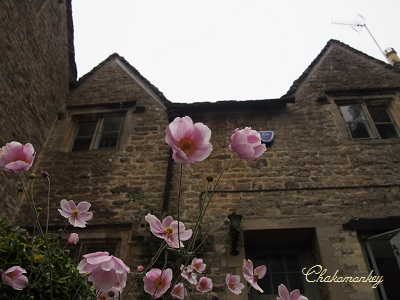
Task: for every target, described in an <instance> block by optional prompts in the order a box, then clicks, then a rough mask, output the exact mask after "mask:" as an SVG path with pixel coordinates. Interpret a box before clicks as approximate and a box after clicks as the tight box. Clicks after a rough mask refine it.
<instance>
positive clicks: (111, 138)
mask: <svg viewBox="0 0 400 300" xmlns="http://www.w3.org/2000/svg"><path fill="white" fill-rule="evenodd" d="M121 123H122V117H121V116H114V117H106V118H104V119H102V120H101V123H100V128H99V132H98V134H97V140H96V143H95V145H94V148H95V149H104V148H115V147H116V146H117V142H118V136H119V132H120V129H121Z"/></svg>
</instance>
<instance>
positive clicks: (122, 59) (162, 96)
mask: <svg viewBox="0 0 400 300" xmlns="http://www.w3.org/2000/svg"><path fill="white" fill-rule="evenodd" d="M114 58H118V59H119V60H120V61H121V62H122V63H123V64H124V65H125V66H126V67H127V68H128V69H129V70H130V71H131V72H132V73H133V74H135V75H136V76H138V77H139V78H140V80H141V81H142V82H143V83H144V84H146V85H147V86H148V87H149V88H150V89H151V90H152V91H153V92H154V93H155V94H156V95H157V96H158V97H159V98H160V99H161V101H162V102H163V103H164V104H165V105H169V104H170V103H171V101H169V100H168V99H167V98H166V97H165V96H164V94H163V93H162V92H161V91H160V90H159V89H158V88H157V87H156V86H154V85H153V84H152V83H151V82H150V81H149V80H147V79H146V78H145V77H144V76H143V75H142V74H140V73H139V71H138V70H136V69H135V68H134V67H133V66H131V64H130V63H129V62H128V61H127V60H126V59H125V58H123V57H122V56H120V55H119V54H118V53H113V54H111V55H110V56H109V57H107V58H106V59H105V60H103V61H102V62H101V63H99V64H98V65H97V66H96V67H94V68H93V69H92V70H91V71H90V72H88V73H86V74H85V75H83V76H82V77H81V78H79V80H78V81H77V82H75V83H74V85H73V86H72V89H76V88H78V87H79V86H80V85H81V84H82V83H83V82H84V81H85V80H86V79H88V78H90V77H91V76H92V75H93V74H94V73H96V72H97V71H98V70H99V69H101V68H102V67H103V66H104V65H106V64H107V63H108V62H109V61H111V60H113V59H114Z"/></svg>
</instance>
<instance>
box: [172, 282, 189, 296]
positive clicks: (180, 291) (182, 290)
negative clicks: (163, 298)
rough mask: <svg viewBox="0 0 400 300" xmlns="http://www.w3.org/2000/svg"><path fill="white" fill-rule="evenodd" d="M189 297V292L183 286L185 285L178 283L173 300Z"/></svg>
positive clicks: (174, 288) (173, 293)
mask: <svg viewBox="0 0 400 300" xmlns="http://www.w3.org/2000/svg"><path fill="white" fill-rule="evenodd" d="M186 295H187V291H186V289H185V287H184V286H183V283H178V284H177V285H175V286H174V287H173V288H172V291H171V296H172V298H173V299H179V300H183V299H185V297H186Z"/></svg>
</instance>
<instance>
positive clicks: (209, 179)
mask: <svg viewBox="0 0 400 300" xmlns="http://www.w3.org/2000/svg"><path fill="white" fill-rule="evenodd" d="M206 180H207V181H208V182H212V181H213V180H214V178H213V177H212V176H207V177H206Z"/></svg>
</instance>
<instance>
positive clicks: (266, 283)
mask: <svg viewBox="0 0 400 300" xmlns="http://www.w3.org/2000/svg"><path fill="white" fill-rule="evenodd" d="M257 282H258V285H259V286H260V288H261V289H262V290H263V291H264V293H265V294H273V293H274V291H273V290H272V288H271V276H270V275H269V274H268V273H267V274H265V276H264V277H263V278H261V279H259V280H258V281H257Z"/></svg>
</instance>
